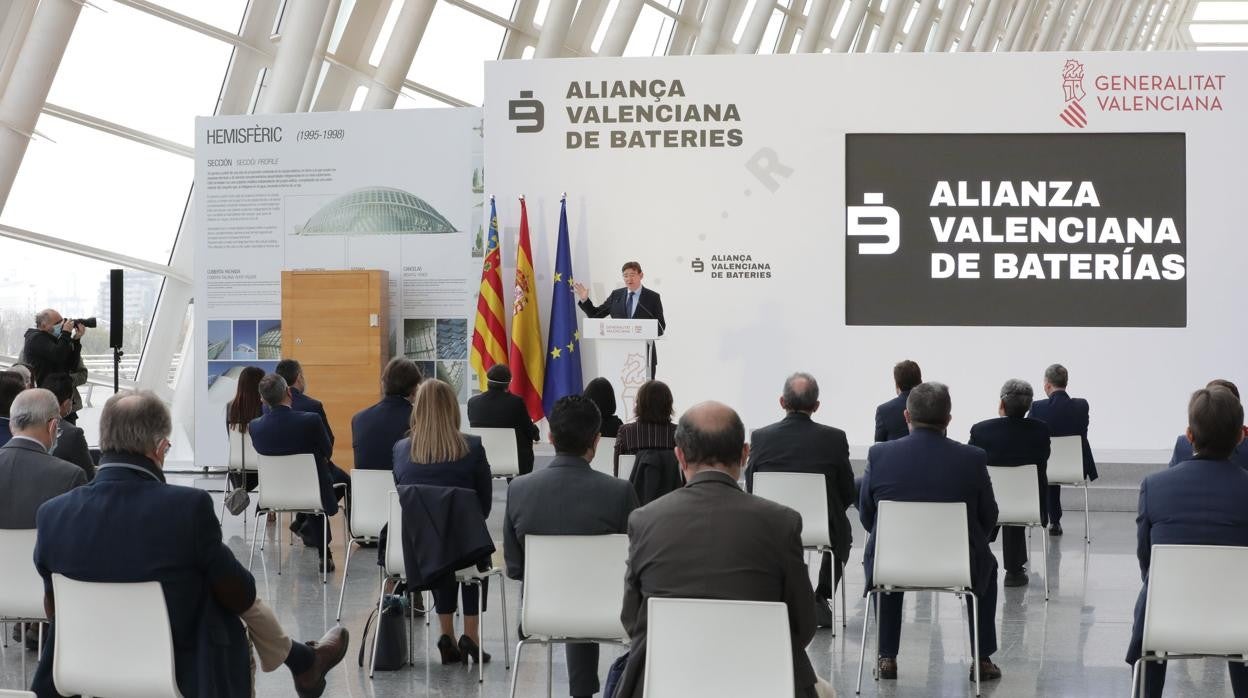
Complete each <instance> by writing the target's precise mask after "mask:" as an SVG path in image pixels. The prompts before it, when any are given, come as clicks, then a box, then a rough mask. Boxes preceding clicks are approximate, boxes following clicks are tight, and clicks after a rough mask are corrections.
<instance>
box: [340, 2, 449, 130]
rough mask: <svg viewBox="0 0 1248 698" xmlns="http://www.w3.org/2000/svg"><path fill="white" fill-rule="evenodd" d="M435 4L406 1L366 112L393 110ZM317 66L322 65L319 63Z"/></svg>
mask: <svg viewBox="0 0 1248 698" xmlns="http://www.w3.org/2000/svg"><path fill="white" fill-rule="evenodd" d="M433 5H434V0H403V7H402V9H400V10H399V16H398V18H397V19H396V20H395V22H394V31H392V32H391V33H390V40H389V41H388V42H386V48H385V51H384V52H383V53H382V54H381V60H380V61H378V64H377V70H376V72H374V73H373V83H372V85H370V86H369V88H368V96H367V97H366V98H365V99H364V108H365V109H393V108H394V103H395V101H397V100H398V97H399V89H400V88H401V87H403V80H404V78H406V77H407V71H409V70H411V68H412V59H413V58H415V57H416V48H417V47H418V46H419V45H420V39H421V37H423V36H424V35H425V28H426V27H428V26H429V17H430V16H432V15H433ZM317 62H318V63H319V62H320V61H317Z"/></svg>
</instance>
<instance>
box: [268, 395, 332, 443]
mask: <svg viewBox="0 0 1248 698" xmlns="http://www.w3.org/2000/svg"><path fill="white" fill-rule="evenodd" d="M290 409H292V410H294V411H296V412H308V413H310V414H314V415H316V416H318V417H320V418H321V424H323V425H325V433H326V434H328V435H329V446H330V448H333V446H334V430H333V428H332V427H330V426H329V417H328V416H327V415H326V414H325V405H323V404H321V401H320V400H317V399H316V398H314V397H309V396H308V395H307V394H305V393H304V392H303V391H301V390H299V389H298V388H296V387H293V386H292V387H291V388H290ZM260 411H261V412H262V413H263V414H268V413H269V406H268V405H261V407H260Z"/></svg>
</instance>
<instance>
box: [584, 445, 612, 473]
mask: <svg viewBox="0 0 1248 698" xmlns="http://www.w3.org/2000/svg"><path fill="white" fill-rule="evenodd" d="M589 467H591V468H593V469H594V470H597V471H598V472H600V473H606V474H608V475H611V476H612V477H614V476H615V439H613V438H611V437H610V436H604V437H602V438H600V439H598V450H596V451H594V459H593V460H591V461H590V462H589Z"/></svg>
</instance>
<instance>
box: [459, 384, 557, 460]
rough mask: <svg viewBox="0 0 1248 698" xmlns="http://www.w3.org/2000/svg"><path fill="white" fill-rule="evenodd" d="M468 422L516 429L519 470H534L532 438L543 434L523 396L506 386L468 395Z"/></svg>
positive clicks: (483, 425)
mask: <svg viewBox="0 0 1248 698" xmlns="http://www.w3.org/2000/svg"><path fill="white" fill-rule="evenodd" d="M468 425H469V426H472V427H486V428H490V427H493V428H497V429H514V430H515V432H516V452H517V453H519V455H520V472H521V474H523V473H529V472H532V471H533V442H534V441H536V440H537V439H538V438H539V437H540V436H541V432H539V431H538V429H537V425H536V424H534V423H533V420H532V419H529V409H528V408H527V407H525V406H524V398H522V397H520V396H519V395H512V394H511V393H509V392H507V391H506V390H505V389H503V388H490V389H489V390H486V391H485V392H484V393H481V394H480V395H474V396H472V397H471V398H469V399H468Z"/></svg>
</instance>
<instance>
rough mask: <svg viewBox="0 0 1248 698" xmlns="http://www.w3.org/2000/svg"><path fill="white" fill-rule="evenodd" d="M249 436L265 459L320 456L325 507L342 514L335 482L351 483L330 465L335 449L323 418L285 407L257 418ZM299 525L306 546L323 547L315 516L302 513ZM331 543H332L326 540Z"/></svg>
mask: <svg viewBox="0 0 1248 698" xmlns="http://www.w3.org/2000/svg"><path fill="white" fill-rule="evenodd" d="M247 434H248V435H249V436H251V444H252V446H255V448H256V453H258V454H260V455H262V456H291V455H295V454H297V453H311V454H312V455H314V456H316V474H317V478H318V479H319V480H320V488H321V507H322V508H323V509H324V510H325V515H326V516H333V515H334V514H337V513H338V496H339V495H338V493H337V492H336V491H335V490H334V483H335V482H350V481H351V480H350V478H349V477H348V476H347V474H346V473H344V472H342V471H341V470H339V469H338V466H336V465H334V464H333V463H331V462H330V460H329V457H330V454H331V453H332V452H333V446H332V445H331V444H330V441H329V434H327V433H326V432H325V427H324V425H323V423H322V421H321V418H320V417H318V416H317V415H315V414H312V413H309V412H298V411H296V410H293V409H291V408H289V407H286V406H285V405H278V406H277V407H275V408H273V409H272V410H271V411H270V412H269V413H268V414H265V415H262V416H259V417H256V418H255V419H253V420H251V422H250V423H249V424H248V425H247ZM295 520H296V522H298V523H299V526H300V536H301V537H302V538H303V541H304V543H305V544H306V545H308V546H310V547H314V548H317V549H318V550H319V549H320V547H321V537H322V534H323V529H322V527H321V522H320V521H318V520H316V518H315V517H310V516H307V515H306V514H299V515H298V516H297V517H296V519H295ZM325 543H326V544H328V541H325Z"/></svg>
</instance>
